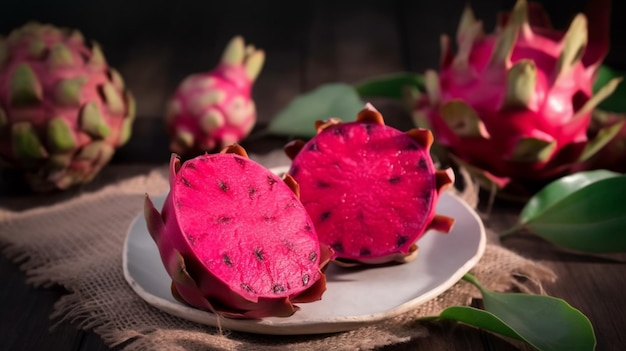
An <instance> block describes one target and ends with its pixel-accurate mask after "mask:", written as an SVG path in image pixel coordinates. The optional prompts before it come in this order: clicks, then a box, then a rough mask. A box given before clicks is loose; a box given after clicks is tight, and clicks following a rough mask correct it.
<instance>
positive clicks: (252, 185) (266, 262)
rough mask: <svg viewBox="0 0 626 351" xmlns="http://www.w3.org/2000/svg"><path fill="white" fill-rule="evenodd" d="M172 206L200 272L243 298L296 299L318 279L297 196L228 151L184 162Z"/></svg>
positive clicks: (311, 237) (310, 234)
mask: <svg viewBox="0 0 626 351" xmlns="http://www.w3.org/2000/svg"><path fill="white" fill-rule="evenodd" d="M173 189H175V191H174V192H173V194H171V196H172V202H173V204H175V205H174V208H175V210H174V211H175V215H176V217H177V219H178V225H179V228H180V230H181V231H182V232H183V233H184V238H185V239H186V241H187V245H188V247H189V248H190V249H191V250H193V252H194V253H195V255H196V257H197V258H198V260H199V261H200V262H201V263H202V265H203V266H204V268H206V270H208V271H210V272H211V273H212V274H213V275H215V276H216V277H217V278H218V279H219V280H221V281H222V282H224V283H225V284H226V285H228V286H229V287H230V288H231V289H232V290H233V291H235V292H236V293H238V294H240V295H242V296H244V297H246V298H248V299H250V300H256V299H258V298H259V297H272V298H275V297H284V296H291V295H294V294H298V293H300V292H302V291H303V290H305V289H307V288H308V287H310V286H312V285H313V283H315V282H316V281H317V280H319V279H320V276H321V273H320V271H319V262H320V249H319V244H318V241H317V237H316V234H315V232H314V231H313V230H312V227H311V223H310V221H309V218H308V216H307V214H306V212H305V211H304V210H303V208H302V205H301V204H300V203H299V201H298V198H297V196H296V195H295V194H294V193H293V192H292V191H291V190H290V189H289V188H288V187H286V186H285V185H284V183H283V180H282V179H280V178H279V177H278V176H276V175H274V174H273V173H271V172H270V171H268V170H266V169H264V168H263V167H262V166H260V165H258V164H256V163H253V162H250V161H249V160H247V159H246V158H243V157H241V156H238V155H234V154H227V155H219V157H215V156H209V155H204V156H200V157H198V158H197V159H196V160H193V161H192V162H186V163H185V164H183V166H182V168H181V169H180V171H179V172H178V173H177V174H176V177H175V179H174V184H173Z"/></svg>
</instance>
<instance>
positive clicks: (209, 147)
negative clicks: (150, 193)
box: [165, 36, 265, 155]
mask: <svg viewBox="0 0 626 351" xmlns="http://www.w3.org/2000/svg"><path fill="white" fill-rule="evenodd" d="M264 61H265V53H264V51H263V50H259V49H256V48H254V47H253V46H252V45H248V46H245V44H244V40H243V38H242V37H241V36H235V37H234V38H233V39H231V41H230V42H229V44H228V45H227V47H226V49H225V50H224V53H223V55H222V58H221V61H220V63H219V64H218V65H217V67H216V68H215V69H214V70H212V71H210V72H205V73H196V74H192V75H190V76H188V77H187V78H185V79H184V80H183V81H182V82H181V84H180V85H179V87H178V88H177V90H176V92H175V93H174V95H173V96H172V98H171V99H170V101H169V103H168V106H167V111H166V117H165V123H166V127H167V131H168V134H169V136H170V141H171V143H170V149H171V151H172V152H174V153H178V154H181V155H194V154H197V153H202V152H212V151H214V150H219V149H221V148H223V147H225V146H227V145H231V144H233V143H237V142H239V141H241V140H242V139H243V138H245V137H246V136H247V135H248V134H249V133H250V131H251V130H252V128H253V127H254V125H255V123H256V107H255V104H254V100H253V99H252V97H251V92H252V86H253V84H254V82H255V80H256V79H257V77H258V75H259V73H260V71H261V69H262V67H263V63H264Z"/></svg>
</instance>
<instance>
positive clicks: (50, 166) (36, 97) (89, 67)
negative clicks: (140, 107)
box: [0, 22, 135, 191]
mask: <svg viewBox="0 0 626 351" xmlns="http://www.w3.org/2000/svg"><path fill="white" fill-rule="evenodd" d="M134 117H135V104H134V100H133V98H132V96H131V94H130V93H129V92H128V91H127V90H126V89H125V87H124V82H123V80H122V77H121V76H120V74H119V73H118V72H117V71H116V70H115V69H113V68H111V67H109V66H108V64H107V62H106V60H105V58H104V55H103V53H102V51H101V49H100V46H99V45H98V44H95V43H94V44H91V45H86V44H85V41H84V38H83V35H82V34H81V33H80V32H79V31H77V30H74V29H69V28H58V27H55V26H53V25H50V24H41V23H37V22H30V23H27V24H25V25H24V26H22V27H20V28H16V29H14V30H13V31H12V32H11V33H10V34H9V36H8V37H7V38H0V161H1V162H0V165H3V167H7V168H10V169H13V170H17V171H18V172H20V173H23V174H24V176H25V178H26V180H27V182H28V184H29V185H30V186H31V188H32V189H33V190H36V191H48V190H59V189H67V188H69V187H71V186H73V185H77V184H82V183H86V182H89V181H91V180H92V179H93V178H94V177H95V176H96V175H97V174H98V172H99V171H100V170H101V169H102V167H104V166H105V165H106V164H107V163H108V162H109V160H110V159H111V157H112V156H113V154H114V152H115V150H116V149H117V148H118V147H120V146H121V145H123V144H125V143H126V142H127V141H128V139H129V138H130V135H131V129H132V123H133V120H134Z"/></svg>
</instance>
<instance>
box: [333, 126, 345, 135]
mask: <svg viewBox="0 0 626 351" xmlns="http://www.w3.org/2000/svg"><path fill="white" fill-rule="evenodd" d="M333 134H334V135H338V136H343V135H344V130H343V128H341V127H337V128H333Z"/></svg>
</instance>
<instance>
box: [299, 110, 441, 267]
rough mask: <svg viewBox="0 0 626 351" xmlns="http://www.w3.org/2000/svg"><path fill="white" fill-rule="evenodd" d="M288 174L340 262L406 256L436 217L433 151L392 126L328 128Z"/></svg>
mask: <svg viewBox="0 0 626 351" xmlns="http://www.w3.org/2000/svg"><path fill="white" fill-rule="evenodd" d="M289 173H290V174H291V175H292V176H293V177H294V178H295V179H296V180H297V181H298V183H299V184H300V189H301V201H302V203H303V204H304V205H305V207H306V208H307V210H308V211H309V214H310V215H311V218H312V220H313V221H314V223H315V228H316V230H317V232H318V235H319V236H320V241H321V242H324V243H326V244H328V245H330V246H331V247H332V248H333V250H334V251H335V252H336V254H337V256H338V257H343V258H369V257H380V256H385V255H388V254H391V253H394V252H402V253H407V252H408V251H409V248H410V247H411V245H412V244H414V243H415V241H416V240H417V238H418V237H419V236H421V235H422V234H423V233H424V231H425V229H426V228H427V227H428V225H429V224H430V222H431V220H432V219H433V217H434V215H435V213H434V210H433V208H434V206H435V202H436V199H437V186H436V179H435V167H434V165H433V163H432V160H431V158H430V155H429V154H428V150H427V149H426V148H424V147H423V146H421V145H419V144H418V143H417V142H416V141H415V140H414V139H412V138H411V137H409V136H408V135H407V134H406V133H403V132H400V131H398V130H397V129H395V128H392V127H389V126H385V125H380V124H375V123H367V122H353V123H343V124H338V125H334V126H331V127H328V128H327V129H325V130H324V131H323V132H321V133H320V134H318V135H317V136H316V137H315V138H314V139H312V140H311V141H309V142H308V143H306V144H305V145H304V147H303V148H302V150H301V151H300V153H299V154H298V155H297V157H296V158H295V159H294V162H293V164H292V166H291V169H290V171H289Z"/></svg>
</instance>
